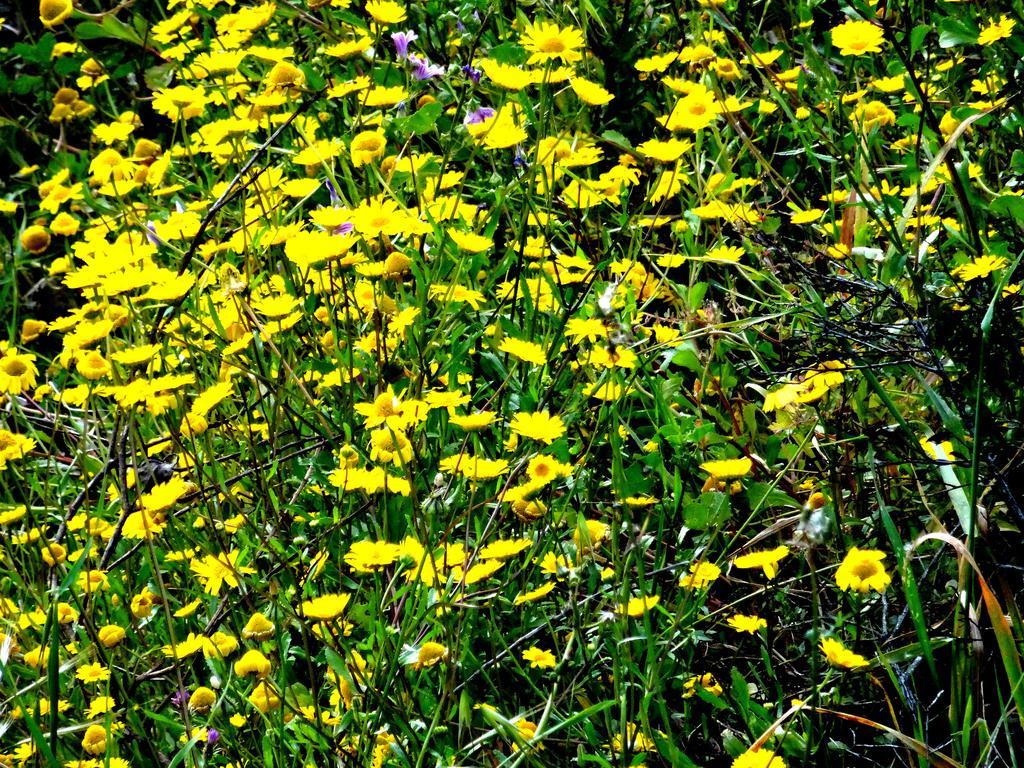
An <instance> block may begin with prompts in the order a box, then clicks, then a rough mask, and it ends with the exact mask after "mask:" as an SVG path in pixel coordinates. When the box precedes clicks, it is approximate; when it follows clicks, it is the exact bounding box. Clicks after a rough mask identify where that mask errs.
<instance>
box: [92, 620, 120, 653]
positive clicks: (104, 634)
mask: <svg viewBox="0 0 1024 768" xmlns="http://www.w3.org/2000/svg"><path fill="white" fill-rule="evenodd" d="M124 635H125V632H124V630H123V629H122V628H121V627H119V626H117V625H116V624H107V625H105V626H103V627H100V630H99V632H97V637H99V641H100V645H102V646H103V647H104V648H113V647H114V646H116V645H118V644H119V643H120V642H121V641H122V640H124Z"/></svg>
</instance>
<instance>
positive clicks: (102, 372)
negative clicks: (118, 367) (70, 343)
mask: <svg viewBox="0 0 1024 768" xmlns="http://www.w3.org/2000/svg"><path fill="white" fill-rule="evenodd" d="M75 370H77V371H78V372H79V373H80V374H82V375H83V376H84V377H85V378H87V379H88V380H89V381H96V379H102V378H103V377H104V376H106V375H107V374H109V373H110V363H108V362H107V361H106V360H105V359H104V357H103V355H101V354H100V353H99V352H96V351H95V350H92V351H89V352H86V353H85V355H84V356H83V357H80V358H79V359H78V362H77V363H75Z"/></svg>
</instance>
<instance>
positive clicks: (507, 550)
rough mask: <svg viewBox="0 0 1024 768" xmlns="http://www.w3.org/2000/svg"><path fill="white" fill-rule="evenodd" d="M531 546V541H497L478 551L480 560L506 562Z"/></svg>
mask: <svg viewBox="0 0 1024 768" xmlns="http://www.w3.org/2000/svg"><path fill="white" fill-rule="evenodd" d="M531 546H533V540H532V539H498V540H497V541H495V542H493V543H491V544H488V545H487V546H486V547H484V548H483V549H481V550H480V552H479V555H480V558H481V559H482V560H506V559H508V558H510V557H515V556H516V555H518V554H519V553H520V552H523V551H524V550H527V549H529V548H530V547H531Z"/></svg>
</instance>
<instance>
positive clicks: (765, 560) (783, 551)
mask: <svg viewBox="0 0 1024 768" xmlns="http://www.w3.org/2000/svg"><path fill="white" fill-rule="evenodd" d="M788 554H789V547H786V546H778V547H775V549H769V550H764V551H760V552H749V553H747V554H745V555H740V556H739V557H737V558H736V559H735V560H733V561H732V564H733V565H735V566H736V567H737V568H760V569H762V570H763V571H764V575H765V576H766V577H767V578H769V579H774V578H775V577H776V576H777V575H778V573H779V561H780V560H782V558H784V557H786V555H788Z"/></svg>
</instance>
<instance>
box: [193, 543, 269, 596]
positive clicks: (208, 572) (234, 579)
mask: <svg viewBox="0 0 1024 768" xmlns="http://www.w3.org/2000/svg"><path fill="white" fill-rule="evenodd" d="M240 554H241V552H239V551H238V550H232V551H231V552H221V553H220V554H219V555H206V556H204V557H203V559H202V560H199V559H195V560H192V561H191V562H190V563H189V569H190V570H191V571H192V572H193V573H194V574H195V575H196V578H198V579H199V582H200V583H201V584H202V585H203V587H204V591H205V592H206V594H208V595H214V596H216V595H219V594H220V589H221V586H222V585H224V584H227V585H228V586H229V587H231V588H232V589H234V588H237V587H238V585H239V579H238V577H239V576H241V575H244V574H248V573H256V571H255V569H253V568H249V567H248V566H242V565H238V563H237V561H238V556H239V555H240Z"/></svg>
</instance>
